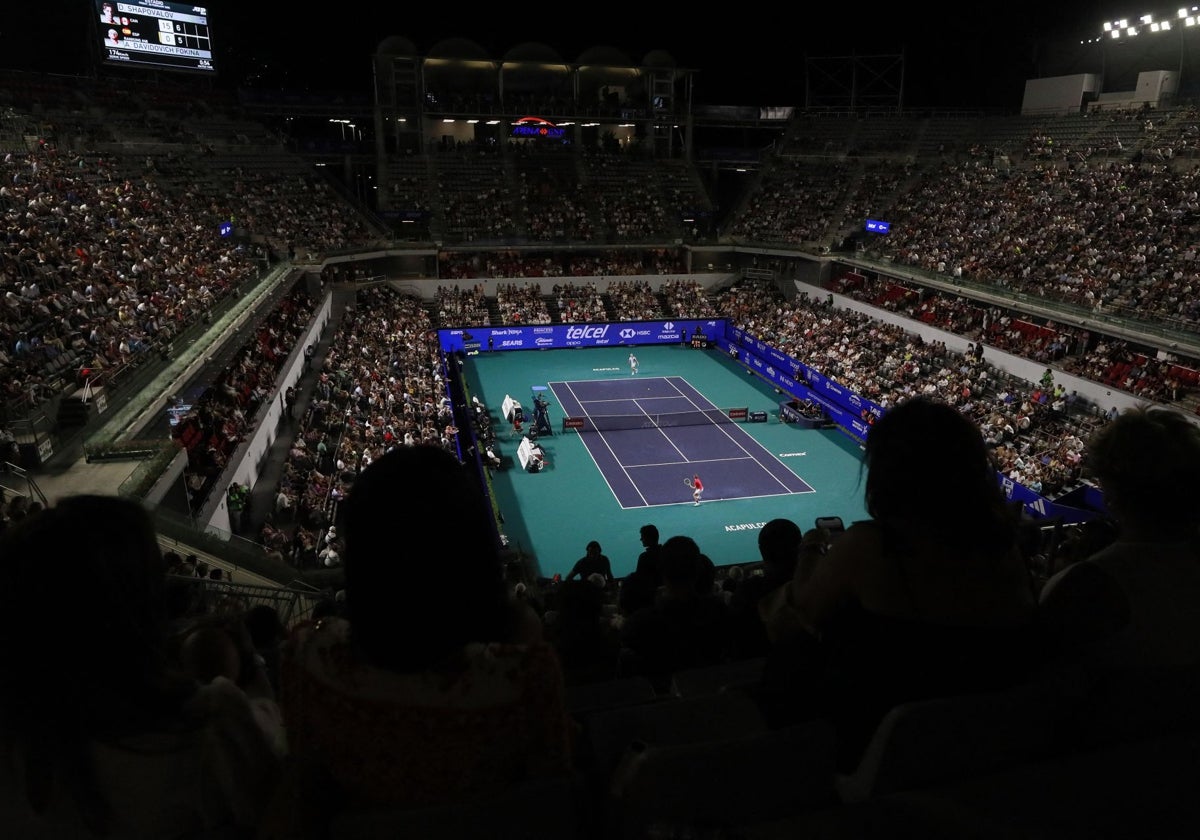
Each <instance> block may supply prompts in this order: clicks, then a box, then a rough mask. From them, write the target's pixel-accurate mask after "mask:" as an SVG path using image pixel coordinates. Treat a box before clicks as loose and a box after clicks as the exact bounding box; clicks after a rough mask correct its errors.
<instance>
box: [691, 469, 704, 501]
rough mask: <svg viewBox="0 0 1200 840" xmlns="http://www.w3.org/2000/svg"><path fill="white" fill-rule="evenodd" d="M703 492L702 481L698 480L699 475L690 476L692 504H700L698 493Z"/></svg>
mask: <svg viewBox="0 0 1200 840" xmlns="http://www.w3.org/2000/svg"><path fill="white" fill-rule="evenodd" d="M703 492H704V482H702V481H701V480H700V476H698V475H693V476H692V504H693V505H698V504H700V495H701V494H702V493H703Z"/></svg>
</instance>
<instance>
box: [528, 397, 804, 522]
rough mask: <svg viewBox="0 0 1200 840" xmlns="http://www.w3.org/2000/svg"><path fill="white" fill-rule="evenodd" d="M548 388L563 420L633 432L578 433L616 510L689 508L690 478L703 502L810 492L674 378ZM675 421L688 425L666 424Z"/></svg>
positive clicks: (709, 403) (741, 431)
mask: <svg viewBox="0 0 1200 840" xmlns="http://www.w3.org/2000/svg"><path fill="white" fill-rule="evenodd" d="M549 385H550V390H551V391H552V392H553V394H554V397H555V399H556V400H557V401H558V404H559V406H561V408H562V411H563V413H564V414H565V415H566V416H567V417H573V418H583V419H584V420H585V421H586V420H588V419H589V418H597V425H599V426H600V427H601V429H606V428H607V425H609V424H612V425H616V426H620V425H630V426H633V427H634V428H615V429H612V430H611V431H610V430H590V431H586V430H585V431H581V432H580V433H579V434H580V437H581V438H582V440H583V443H584V446H586V447H587V451H588V453H589V454H590V455H591V456H592V460H593V461H595V463H596V467H597V469H599V470H600V473H601V474H602V475H603V476H604V479H605V481H607V482H608V486H609V488H610V489H611V490H612V493H613V495H614V496H615V497H616V499H617V501H618V503H620V505H621V507H622V508H636V507H652V506H656V505H675V504H684V503H686V504H691V503H692V491H691V488H689V487H688V486H687V485H685V484H684V481H683V480H684V479H685V478H690V477H691V476H692V474H693V473H695V474H697V475H699V476H700V478H701V480H702V481H703V482H704V502H705V503H708V502H712V501H718V500H721V499H748V498H759V497H763V496H782V495H787V494H791V493H812V492H814V491H813V488H812V487H811V486H809V484H808V483H807V482H805V481H804V480H803V479H802V478H800V477H799V476H797V475H796V474H795V473H794V472H792V471H791V470H790V469H788V468H787V467H786V466H784V464H783V463H782V462H780V461H779V459H777V458H776V457H775V456H774V455H772V454H771V453H770V452H769V451H768V450H767V449H765V448H764V447H763V446H762V445H761V444H759V443H758V441H756V440H755V439H754V438H753V437H752V436H751V435H750V434H748V433H747V432H746V431H745V430H744V429H742V428H741V425H740V423H739V422H729V421H727V420H719V419H717V417H716V416H715V415H721V414H722V413H723V412H722V411H721V410H720V409H718V407H717V406H715V405H713V404H712V403H711V402H709V401H708V400H707V399H705V397H704V395H703V394H701V393H700V392H699V391H697V390H696V389H695V388H693V387H692V386H691V385H689V384H688V382H687V380H685V379H683V378H682V377H679V376H667V377H645V378H643V377H640V376H630V377H629V378H628V379H599V380H581V381H573V382H551V383H549ZM662 415H665V416H662ZM679 415H683V416H684V417H686V418H687V420H688V422H689V423H690V424H689V425H670V424H671V423H672V422H673V420H672V416H679ZM616 418H621V420H620V421H618V420H616ZM626 418H628V422H627V423H623V422H622V421H624V420H625V419H626ZM697 420H698V421H700V422H696V421H697ZM659 422H661V423H662V425H659ZM591 426H592V424H591V423H588V424H587V426H586V427H585V428H589V429H590V427H591Z"/></svg>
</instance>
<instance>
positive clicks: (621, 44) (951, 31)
mask: <svg viewBox="0 0 1200 840" xmlns="http://www.w3.org/2000/svg"><path fill="white" fill-rule="evenodd" d="M377 5H378V6H379V8H375V7H376V6H377ZM433 5H435V6H437V7H438V8H439V9H447V11H442V12H440V13H434V12H430V11H427V10H415V9H414V6H413V5H412V4H400V3H389V4H387V5H386V6H384V4H373V3H362V4H338V3H321V4H313V3H311V2H305V3H303V4H299V3H297V4H293V5H289V4H286V3H281V2H275V0H213V2H212V3H211V4H210V5H209V6H208V10H209V19H210V22H211V25H212V28H213V37H214V41H215V43H216V45H217V53H218V59H219V60H220V62H221V63H219V64H218V70H219V72H220V74H221V78H220V80H219V82H220V83H221V84H227V85H230V86H233V85H235V84H236V82H237V81H238V79H239V77H240V72H235V71H240V61H241V60H242V59H243V58H246V57H248V56H251V55H253V56H256V57H257V60H258V61H259V62H266V64H267V65H268V66H269V67H271V68H273V70H274V73H275V76H274V77H273V78H275V79H279V78H283V75H282V74H283V73H284V72H285V71H286V82H285V85H286V86H287V87H289V88H319V89H325V90H328V89H339V88H340V89H346V88H348V89H355V90H366V91H370V90H371V64H370V56H371V54H372V53H373V52H374V50H375V48H376V47H377V46H378V44H379V43H380V42H381V41H382V40H383V39H384V38H385V37H387V36H390V35H400V36H403V37H405V38H407V39H409V40H410V41H412V42H413V43H414V44H415V45H416V47H417V51H418V53H424V52H426V51H428V49H429V48H430V47H432V46H433V45H435V44H437V43H438V42H439V41H441V40H443V39H446V38H449V37H455V36H459V37H467V38H472V39H473V40H475V41H477V42H478V43H479V44H480V45H481V46H483V47H484V49H485V50H487V51H488V52H489V53H490V54H491V55H492V56H495V57H499V56H502V55H503V54H504V53H505V52H507V51H508V50H510V49H511V48H513V47H515V46H517V45H519V44H522V43H525V42H530V41H532V42H540V43H544V44H547V45H549V46H551V47H552V48H554V49H555V50H557V52H558V53H559V54H560V55H561V56H562V57H563V59H564V60H565V61H568V62H570V61H573V60H574V59H575V58H576V57H578V55H579V54H580V53H581V52H582V51H583V50H585V49H587V48H589V47H593V46H599V45H605V46H612V47H616V48H618V49H620V50H622V51H623V52H624V53H625V54H627V55H628V56H630V58H631V59H633V60H634V61H635V62H637V61H639V60H640V59H641V57H642V56H643V55H644V54H645V53H646V52H648V51H650V50H653V49H660V50H665V51H666V52H668V53H670V54H671V55H672V56H673V57H674V58H675V60H676V63H677V65H678V66H680V67H685V68H689V69H694V70H697V71H698V75H697V76H696V100H697V101H698V102H700V103H704V104H731V105H802V104H803V101H804V90H805V81H804V73H805V70H804V68H805V59H806V58H828V57H833V56H848V55H858V56H884V55H901V54H903V55H904V57H905V61H904V72H905V82H904V98H905V104H906V105H910V106H924V105H940V106H948V107H953V106H1000V107H1013V108H1015V107H1017V106H1019V104H1020V100H1021V95H1022V92H1023V90H1024V81H1025V79H1027V78H1030V77H1032V76H1034V75H1037V68H1038V62H1037V55H1038V52H1037V50H1038V49H1039V48H1040V46H1041V45H1042V44H1043V43H1044V42H1045V40H1046V39H1047V38H1050V37H1051V36H1055V35H1059V34H1068V33H1069V34H1071V35H1079V36H1082V35H1084V34H1086V33H1088V32H1096V31H1098V26H1099V22H1100V21H1103V20H1104V19H1106V18H1107V17H1115V16H1117V15H1118V14H1126V15H1128V14H1131V13H1132V12H1131V9H1130V8H1129V7H1128V6H1126V5H1125V4H1113V3H1109V2H1105V3H1079V2H1073V3H1069V4H1065V5H1059V4H1053V3H1046V4H1041V5H1035V4H1032V3H1007V4H1006V3H989V4H976V5H969V6H963V7H962V8H961V9H959V10H957V11H956V10H954V9H951V10H949V11H947V10H946V9H945V8H944V7H943V8H942V9H939V10H938V11H937V12H934V11H932V10H931V9H930V8H928V7H916V6H914V4H897V3H892V4H890V5H886V6H881V7H879V8H876V7H875V6H874V5H873V4H857V5H854V4H852V5H846V4H830V5H829V8H827V9H826V10H814V9H813V8H811V6H810V4H794V5H791V6H780V5H778V4H763V5H761V6H756V7H754V8H753V11H752V12H747V10H746V7H742V6H736V5H733V4H731V5H730V7H729V8H730V10H729V11H727V12H725V13H723V14H718V13H716V12H715V11H713V9H715V8H719V7H713V6H704V7H696V8H695V9H693V10H691V11H685V10H683V9H682V7H679V6H676V5H673V4H672V5H671V7H670V10H669V11H661V10H658V9H655V8H645V7H643V8H639V7H638V6H637V5H636V4H634V5H631V6H625V7H623V6H620V5H602V4H601V5H598V4H577V5H570V4H565V3H558V4H555V5H543V4H525V5H519V6H517V5H512V4H492V8H490V9H484V10H480V9H478V8H477V7H473V4H469V5H463V6H459V7H453V8H450V7H445V6H444V5H440V6H439V5H438V4H433ZM1164 8H1165V7H1164ZM91 9H92V4H91V2H90V0H42V2H39V3H34V4H28V5H25V6H23V7H22V10H21V14H20V15H8V16H5V18H4V20H3V21H2V22H0V66H5V67H10V68H17V69H30V70H37V71H43V72H60V73H68V74H77V73H87V72H89V70H90V69H91V68H92V67H93V64H92V59H91V54H90V52H89V43H90V42H89V37H88V27H89V23H90V17H91V14H92V11H91ZM289 9H291V10H292V11H291V12H289V11H288V10H289ZM914 9H915V14H914ZM343 10H344V11H343ZM1139 11H1140V10H1139Z"/></svg>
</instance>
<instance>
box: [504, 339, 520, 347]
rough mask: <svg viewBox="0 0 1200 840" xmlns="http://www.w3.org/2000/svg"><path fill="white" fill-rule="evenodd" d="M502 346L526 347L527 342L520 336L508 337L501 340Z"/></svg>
mask: <svg viewBox="0 0 1200 840" xmlns="http://www.w3.org/2000/svg"><path fill="white" fill-rule="evenodd" d="M500 346H501V347H524V346H525V342H524V341H522V340H521V339H519V338H506V339H504V341H501V342H500Z"/></svg>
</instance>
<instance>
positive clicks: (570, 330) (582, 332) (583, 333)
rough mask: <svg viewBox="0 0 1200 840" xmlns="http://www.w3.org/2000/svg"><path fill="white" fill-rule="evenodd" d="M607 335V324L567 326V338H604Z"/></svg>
mask: <svg viewBox="0 0 1200 840" xmlns="http://www.w3.org/2000/svg"><path fill="white" fill-rule="evenodd" d="M606 335H608V325H607V324H605V325H604V326H603V327H593V326H590V325H588V326H583V327H567V338H575V339H578V338H604V336H606Z"/></svg>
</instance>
